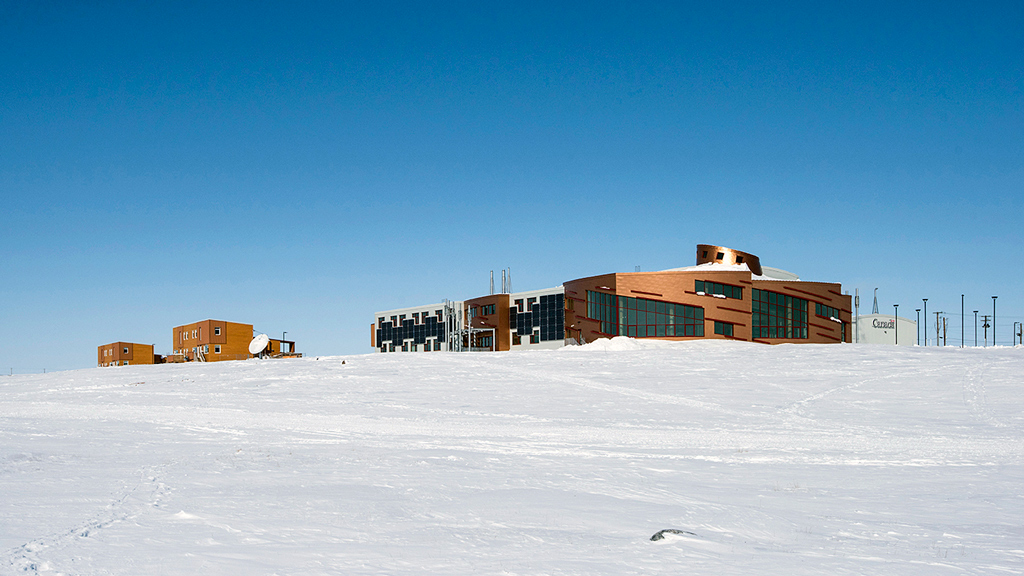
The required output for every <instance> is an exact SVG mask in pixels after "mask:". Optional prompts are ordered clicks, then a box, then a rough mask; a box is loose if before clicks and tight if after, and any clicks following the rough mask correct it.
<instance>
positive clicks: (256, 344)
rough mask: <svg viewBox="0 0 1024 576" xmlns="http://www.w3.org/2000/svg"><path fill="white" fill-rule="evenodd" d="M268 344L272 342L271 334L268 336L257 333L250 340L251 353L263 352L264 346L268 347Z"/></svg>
mask: <svg viewBox="0 0 1024 576" xmlns="http://www.w3.org/2000/svg"><path fill="white" fill-rule="evenodd" d="M267 344H270V336H267V335H266V334H258V335H256V337H255V338H253V339H252V342H249V354H253V355H255V354H259V353H260V352H263V350H264V348H266V347H267Z"/></svg>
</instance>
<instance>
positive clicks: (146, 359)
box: [96, 342, 157, 367]
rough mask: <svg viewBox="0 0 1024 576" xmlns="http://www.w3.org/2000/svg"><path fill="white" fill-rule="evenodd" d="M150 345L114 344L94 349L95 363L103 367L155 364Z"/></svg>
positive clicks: (155, 358) (155, 360)
mask: <svg viewBox="0 0 1024 576" xmlns="http://www.w3.org/2000/svg"><path fill="white" fill-rule="evenodd" d="M156 362H157V357H156V356H154V355H153V345H152V344H136V343H134V342H114V343H112V344H104V345H103V346H97V348H96V363H97V365H99V366H101V367H103V366H128V365H131V364H155V363H156Z"/></svg>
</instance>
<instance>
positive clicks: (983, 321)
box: [981, 314, 989, 347]
mask: <svg viewBox="0 0 1024 576" xmlns="http://www.w3.org/2000/svg"><path fill="white" fill-rule="evenodd" d="M988 326H989V324H988V314H982V315H981V327H982V328H984V329H985V347H988Z"/></svg>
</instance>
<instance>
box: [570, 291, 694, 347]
mask: <svg viewBox="0 0 1024 576" xmlns="http://www.w3.org/2000/svg"><path fill="white" fill-rule="evenodd" d="M587 316H588V317H589V318H591V319H594V320H597V321H598V322H599V323H600V326H601V327H600V331H601V332H603V333H604V334H608V335H611V336H630V337H632V338H657V337H665V336H704V309H703V308H700V307H697V306H688V305H686V304H675V303H673V302H662V301H660V300H648V299H647V298H632V297H630V296H615V295H612V294H605V293H603V292H594V291H591V290H588V291H587Z"/></svg>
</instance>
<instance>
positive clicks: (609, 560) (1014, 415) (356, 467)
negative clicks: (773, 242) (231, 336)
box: [0, 338, 1024, 576]
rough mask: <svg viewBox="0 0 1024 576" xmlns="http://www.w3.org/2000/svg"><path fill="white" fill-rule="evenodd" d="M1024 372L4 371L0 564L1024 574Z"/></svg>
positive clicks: (22, 569)
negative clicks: (1023, 570)
mask: <svg viewBox="0 0 1024 576" xmlns="http://www.w3.org/2000/svg"><path fill="white" fill-rule="evenodd" d="M594 352H599V353H594ZM343 362H344V363H345V364H342V363H343ZM1022 371H1024V349H1022V348H994V349H993V348H988V349H965V350H961V349H952V348H907V349H903V348H898V347H894V346H888V347H885V346H841V345H810V344H806V345H783V346H764V345H760V344H753V343H745V342H731V341H691V342H664V341H649V340H629V339H627V338H612V339H609V340H602V341H598V342H594V343H592V344H589V345H586V346H574V347H567V348H565V349H563V350H562V351H561V352H560V353H552V352H551V351H547V352H536V353H530V354H508V353H486V354H484V353H480V354H472V353H465V354H450V353H430V354H425V353H424V354H371V355H362V356H347V357H320V358H303V359H295V360H280V361H255V360H253V361H245V362H221V363H216V364H179V365H157V366H126V367H119V368H97V369H88V370H77V371H71V372H60V373H50V374H41V375H25V376H11V377H3V376H0V495H2V497H0V574H7V573H19V574H20V573H27V572H32V573H34V572H47V571H49V572H51V573H55V574H58V573H65V574H113V575H127V574H303V575H305V574H409V575H420V574H444V575H455V576H459V575H464V574H465V575H470V574H472V575H475V574H520V575H534V574H536V575H539V574H586V575H618V574H675V573H680V572H685V573H687V574H698V575H701V574H707V575H711V574H715V575H717V574H779V575H786V576H801V575H812V574H813V575H815V576H817V575H820V574H882V575H901V576H904V575H922V576H923V575H929V576H930V575H932V574H937V573H964V574H982V573H1000V572H1004V573H1010V572H1016V571H1019V568H1020V566H1021V558H1022V556H1021V552H1020V551H1021V550H1024V533H1022V532H1021V530H1020V519H1021V517H1022V516H1024V507H1022V504H1021V498H1020V493H1021V489H1020V488H1021V486H1022V485H1024V395H1021V394H1020V376H1019V375H1020V374H1021V372H1022ZM659 533H660V534H661V535H662V536H663V537H662V538H660V539H657V540H656V541H652V540H651V538H652V536H653V535H655V534H659Z"/></svg>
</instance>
